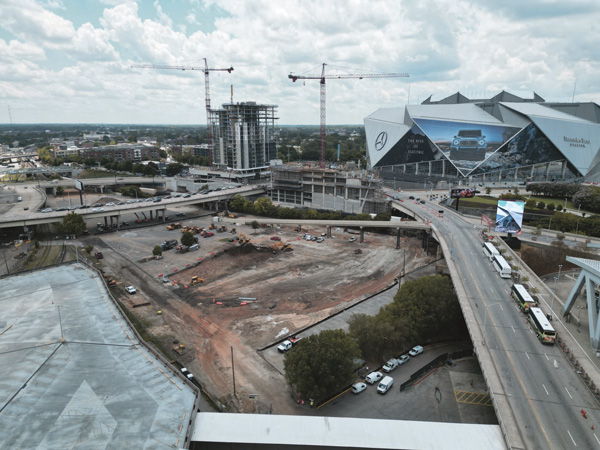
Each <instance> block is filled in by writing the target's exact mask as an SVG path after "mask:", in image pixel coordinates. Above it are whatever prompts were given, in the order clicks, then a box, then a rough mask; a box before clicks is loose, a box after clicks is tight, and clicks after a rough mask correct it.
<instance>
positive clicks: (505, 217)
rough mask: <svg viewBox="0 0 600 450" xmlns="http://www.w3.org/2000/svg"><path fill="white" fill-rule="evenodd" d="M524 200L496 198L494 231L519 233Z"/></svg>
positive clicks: (521, 224)
mask: <svg viewBox="0 0 600 450" xmlns="http://www.w3.org/2000/svg"><path fill="white" fill-rule="evenodd" d="M524 211H525V202H515V201H509V200H498V208H497V209H496V231H498V232H501V233H516V234H519V233H521V227H522V226H523V212H524Z"/></svg>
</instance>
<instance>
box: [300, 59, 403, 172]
mask: <svg viewBox="0 0 600 450" xmlns="http://www.w3.org/2000/svg"><path fill="white" fill-rule="evenodd" d="M326 65H327V64H325V63H323V69H322V70H321V75H294V74H293V73H290V74H289V75H288V78H290V79H291V80H292V81H293V82H296V81H297V80H320V83H321V168H322V169H324V168H325V138H326V133H325V125H326V124H325V122H326V121H325V105H326V101H325V80H331V79H344V78H358V79H359V80H362V79H363V78H393V77H408V74H407V73H363V74H357V73H353V74H337V75H325V66H326Z"/></svg>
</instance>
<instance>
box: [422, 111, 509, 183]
mask: <svg viewBox="0 0 600 450" xmlns="http://www.w3.org/2000/svg"><path fill="white" fill-rule="evenodd" d="M414 122H415V123H416V124H417V125H418V126H419V128H421V130H423V132H424V133H425V134H426V135H427V137H429V139H430V140H431V141H432V142H433V143H434V144H435V145H436V146H437V148H438V149H439V150H440V151H441V152H442V153H443V155H444V156H445V157H446V158H447V159H448V160H449V161H450V162H452V164H453V165H454V167H456V168H457V169H458V170H459V171H460V172H461V173H462V174H463V175H467V174H468V173H469V172H471V171H472V170H473V169H475V168H476V167H477V166H479V165H480V164H481V163H482V162H483V161H485V160H486V159H488V158H490V157H491V156H492V155H493V154H494V153H495V152H496V151H497V150H498V149H499V148H500V147H502V145H504V144H505V143H506V142H508V141H509V140H510V139H511V138H512V137H513V136H514V135H515V134H516V133H517V132H518V131H519V130H520V128H517V127H509V126H506V125H490V124H478V123H469V122H453V121H442V120H431V119H414Z"/></svg>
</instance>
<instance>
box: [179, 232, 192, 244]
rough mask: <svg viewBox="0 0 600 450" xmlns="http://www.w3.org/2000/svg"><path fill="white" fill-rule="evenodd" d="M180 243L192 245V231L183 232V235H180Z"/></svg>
mask: <svg viewBox="0 0 600 450" xmlns="http://www.w3.org/2000/svg"><path fill="white" fill-rule="evenodd" d="M181 243H182V244H183V245H186V246H188V247H189V246H191V245H194V244H195V243H196V239H195V238H194V233H192V232H191V231H186V232H185V233H183V235H182V236H181Z"/></svg>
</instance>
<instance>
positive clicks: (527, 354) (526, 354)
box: [525, 352, 531, 361]
mask: <svg viewBox="0 0 600 450" xmlns="http://www.w3.org/2000/svg"><path fill="white" fill-rule="evenodd" d="M525 356H527V359H528V360H530V361H531V358H530V357H529V353H527V352H525Z"/></svg>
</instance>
